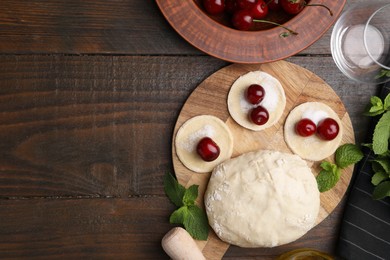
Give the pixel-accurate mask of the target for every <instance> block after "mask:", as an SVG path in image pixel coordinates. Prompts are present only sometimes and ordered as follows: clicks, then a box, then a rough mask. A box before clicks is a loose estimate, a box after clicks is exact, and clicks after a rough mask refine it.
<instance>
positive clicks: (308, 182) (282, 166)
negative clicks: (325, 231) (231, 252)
mask: <svg viewBox="0 0 390 260" xmlns="http://www.w3.org/2000/svg"><path fill="white" fill-rule="evenodd" d="M204 200H205V208H206V212H207V216H208V220H209V223H210V225H211V227H212V228H213V230H214V231H215V233H216V234H217V235H218V237H219V238H220V239H222V240H223V241H225V242H227V243H230V244H233V245H237V246H240V247H274V246H279V245H283V244H286V243H289V242H292V241H294V240H296V239H298V238H300V237H301V236H303V235H304V234H305V233H306V232H307V231H309V230H310V229H311V228H312V227H313V226H314V224H315V223H316V219H317V215H318V212H319V207H320V194H319V191H318V188H317V182H316V179H315V177H314V175H313V174H312V172H311V170H310V168H309V167H308V166H307V164H306V162H305V161H304V160H302V159H301V158H300V157H299V156H297V155H294V154H286V153H281V152H278V151H268V150H261V151H256V152H250V153H246V154H243V155H241V156H239V157H236V158H233V159H230V160H227V161H225V162H223V163H222V164H220V165H218V166H217V167H215V169H214V171H213V172H212V175H211V178H210V181H209V184H208V186H207V190H206V193H205V197H204Z"/></svg>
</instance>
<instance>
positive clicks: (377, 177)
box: [371, 172, 389, 186]
mask: <svg viewBox="0 0 390 260" xmlns="http://www.w3.org/2000/svg"><path fill="white" fill-rule="evenodd" d="M388 178H389V175H388V174H386V173H384V172H376V173H375V174H374V175H373V176H372V178H371V183H372V184H374V185H375V186H377V185H378V184H379V183H381V182H382V181H384V180H386V179H388Z"/></svg>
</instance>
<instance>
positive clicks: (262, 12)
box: [251, 0, 268, 19]
mask: <svg viewBox="0 0 390 260" xmlns="http://www.w3.org/2000/svg"><path fill="white" fill-rule="evenodd" d="M251 11H252V12H251V13H252V16H253V18H255V19H261V18H264V17H266V16H267V14H268V5H267V4H266V3H265V2H264V1H263V0H258V2H257V3H256V4H255V6H254V7H253V8H252V9H251Z"/></svg>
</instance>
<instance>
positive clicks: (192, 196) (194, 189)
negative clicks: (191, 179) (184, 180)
mask: <svg viewBox="0 0 390 260" xmlns="http://www.w3.org/2000/svg"><path fill="white" fill-rule="evenodd" d="M198 187H199V186H198V185H192V186H191V187H189V188H188V189H186V191H185V193H184V197H183V203H184V205H186V206H190V205H194V204H195V200H196V198H197V197H198Z"/></svg>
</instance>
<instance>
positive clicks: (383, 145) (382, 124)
mask: <svg viewBox="0 0 390 260" xmlns="http://www.w3.org/2000/svg"><path fill="white" fill-rule="evenodd" d="M389 137H390V111H387V112H386V113H384V114H383V115H382V117H381V118H380V119H379V121H378V123H377V124H376V126H375V129H374V136H373V138H372V149H373V151H374V153H375V154H383V153H385V152H386V151H387V150H388V147H389Z"/></svg>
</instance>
